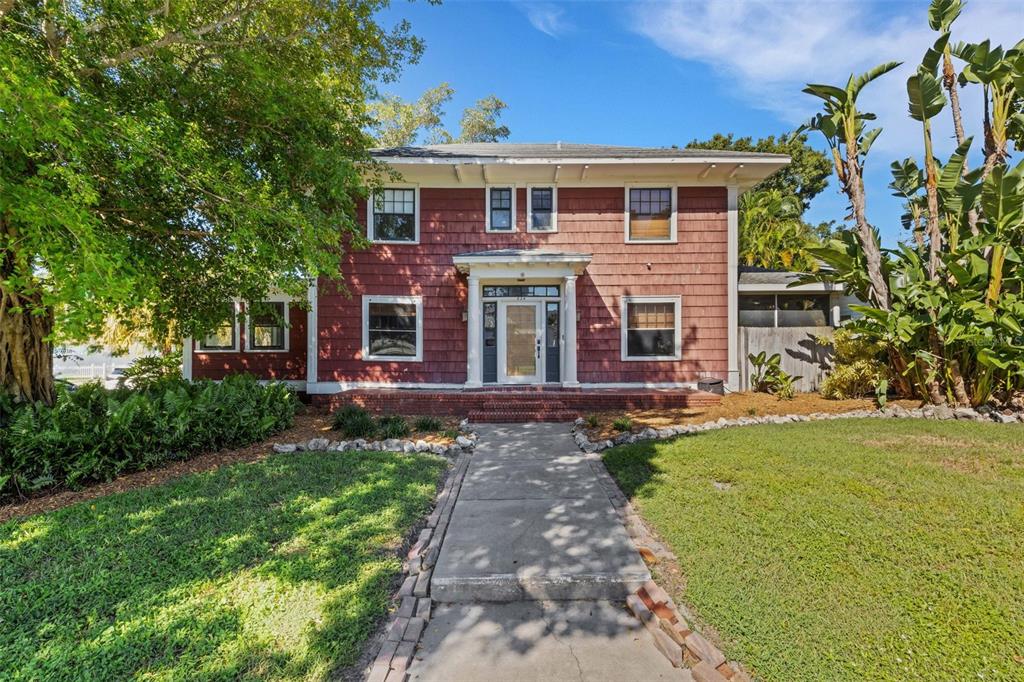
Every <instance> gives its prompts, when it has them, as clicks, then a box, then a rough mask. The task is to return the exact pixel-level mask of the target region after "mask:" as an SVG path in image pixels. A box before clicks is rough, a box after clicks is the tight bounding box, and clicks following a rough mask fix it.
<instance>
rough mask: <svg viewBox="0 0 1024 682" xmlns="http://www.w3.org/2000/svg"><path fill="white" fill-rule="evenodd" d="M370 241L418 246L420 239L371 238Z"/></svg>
mask: <svg viewBox="0 0 1024 682" xmlns="http://www.w3.org/2000/svg"><path fill="white" fill-rule="evenodd" d="M370 243H371V244H407V245H409V246H417V245H418V244H419V240H415V241H409V240H406V239H397V240H392V239H388V240H385V239H371V240H370Z"/></svg>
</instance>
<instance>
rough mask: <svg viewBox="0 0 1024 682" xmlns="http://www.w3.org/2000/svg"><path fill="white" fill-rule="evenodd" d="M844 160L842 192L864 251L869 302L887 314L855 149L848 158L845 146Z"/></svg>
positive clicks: (886, 296) (878, 250) (885, 291)
mask: <svg viewBox="0 0 1024 682" xmlns="http://www.w3.org/2000/svg"><path fill="white" fill-rule="evenodd" d="M847 154H848V156H847V159H846V181H845V182H844V183H843V190H844V191H845V192H846V196H847V197H848V198H849V199H850V205H851V206H852V207H853V217H854V220H855V221H856V223H857V236H858V238H859V239H860V245H861V248H862V249H864V258H865V260H866V261H867V269H868V280H869V281H870V282H871V292H870V293H871V299H872V300H871V301H870V302H871V303H873V304H874V305H875V306H877V307H878V308H880V309H881V310H885V311H888V310H889V307H890V301H889V283H888V282H887V281H886V280H885V274H884V273H883V272H882V249H881V247H880V246H879V245H878V240H877V239H876V238H875V231H874V230H872V229H871V224H870V223H868V219H867V208H866V204H867V200H866V198H865V196H864V179H863V178H862V177H861V169H860V164H859V163H858V162H857V157H856V150H854V155H853V156H852V157H851V156H849V154H850V148H849V146H847Z"/></svg>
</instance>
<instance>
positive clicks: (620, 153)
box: [370, 142, 789, 162]
mask: <svg viewBox="0 0 1024 682" xmlns="http://www.w3.org/2000/svg"><path fill="white" fill-rule="evenodd" d="M370 153H371V155H373V156H374V157H377V158H387V159H395V160H406V161H409V162H415V160H417V159H419V160H435V161H450V162H458V161H462V162H465V161H470V160H478V161H488V162H500V161H502V160H506V161H509V162H514V161H522V160H540V159H559V160H565V159H580V160H589V161H600V160H605V161H631V162H635V161H638V160H653V161H665V160H669V159H686V160H697V159H723V160H726V159H729V160H731V159H742V160H744V161H756V160H766V161H775V162H778V161H784V162H788V161H789V157H788V156H787V155H785V154H762V153H759V152H734V151H725V150H717V149H680V148H678V147H622V146H615V145H606V144H576V143H569V142H549V143H532V142H474V143H466V144H433V145H424V146H420V147H413V146H408V147H380V148H377V149H372V150H370Z"/></svg>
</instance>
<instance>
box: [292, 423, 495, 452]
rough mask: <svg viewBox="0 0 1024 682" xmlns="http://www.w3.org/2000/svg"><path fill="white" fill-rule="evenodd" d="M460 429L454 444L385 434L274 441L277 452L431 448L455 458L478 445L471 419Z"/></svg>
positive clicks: (429, 449)
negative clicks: (372, 438)
mask: <svg viewBox="0 0 1024 682" xmlns="http://www.w3.org/2000/svg"><path fill="white" fill-rule="evenodd" d="M459 431H461V432H462V433H461V434H459V435H458V436H457V437H456V438H455V442H454V443H452V444H451V445H443V444H441V443H428V442H427V441H425V440H423V439H419V440H403V439H400V438H386V439H384V440H377V441H368V440H365V439H363V438H357V439H355V440H329V439H327V438H310V439H309V440H305V441H299V442H298V443H274V445H273V448H274V452H307V451H309V452H318V451H322V452H345V451H347V450H363V451H370V452H407V453H408V452H429V453H431V454H434V455H439V456H441V457H447V458H449V459H454V458H456V457H458V456H459V455H460V454H461V453H462V452H463V451H464V450H472V449H473V448H474V447H475V446H476V439H477V436H476V434H475V433H473V432H472V431H470V430H469V421H468V420H465V419H464V420H462V423H460V424H459Z"/></svg>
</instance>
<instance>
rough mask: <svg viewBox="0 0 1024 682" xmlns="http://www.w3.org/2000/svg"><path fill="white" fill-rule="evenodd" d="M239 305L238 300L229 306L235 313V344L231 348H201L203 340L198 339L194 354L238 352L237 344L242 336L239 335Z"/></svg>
mask: <svg viewBox="0 0 1024 682" xmlns="http://www.w3.org/2000/svg"><path fill="white" fill-rule="evenodd" d="M240 303H241V301H238V300H234V301H232V302H231V306H232V307H233V308H234V311H235V343H234V344H233V345H232V346H231V348H203V339H202V338H198V339H196V342H195V352H196V353H202V354H206V353H237V352H238V349H239V345H238V343H239V341H240V339H241V336H242V335H241V331H242V321H241V317H242V316H241V310H240V306H239V304H240Z"/></svg>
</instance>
